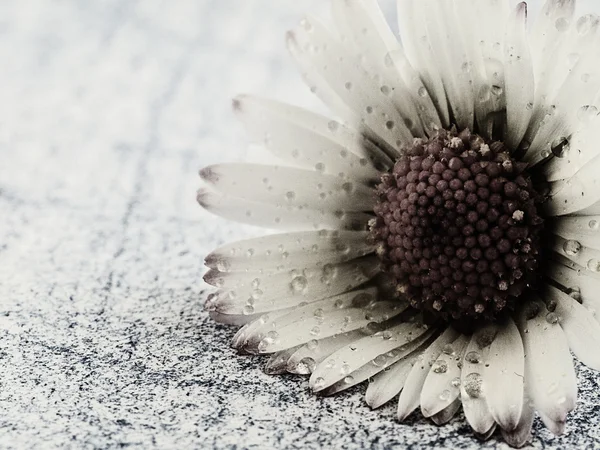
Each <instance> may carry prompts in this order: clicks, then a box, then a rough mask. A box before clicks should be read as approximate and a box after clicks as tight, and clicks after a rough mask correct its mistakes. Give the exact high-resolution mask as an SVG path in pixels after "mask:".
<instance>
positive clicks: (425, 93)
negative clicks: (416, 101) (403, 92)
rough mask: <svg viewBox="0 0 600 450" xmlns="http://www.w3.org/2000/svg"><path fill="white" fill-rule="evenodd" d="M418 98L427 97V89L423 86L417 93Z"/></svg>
mask: <svg viewBox="0 0 600 450" xmlns="http://www.w3.org/2000/svg"><path fill="white" fill-rule="evenodd" d="M418 94H419V97H427V89H425V86H421V87H420V88H419V91H418Z"/></svg>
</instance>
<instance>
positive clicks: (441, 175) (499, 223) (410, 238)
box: [371, 130, 543, 323]
mask: <svg viewBox="0 0 600 450" xmlns="http://www.w3.org/2000/svg"><path fill="white" fill-rule="evenodd" d="M526 166H527V165H526V164H524V163H519V162H517V161H515V160H513V159H512V158H511V156H510V154H509V153H508V151H507V150H506V148H505V147H504V145H503V144H502V142H499V141H486V140H484V139H483V138H482V137H481V136H479V135H477V134H473V133H471V132H470V131H469V130H464V131H463V132H461V133H460V134H457V133H456V132H454V131H445V130H442V131H440V132H439V133H438V135H437V136H435V137H433V138H432V139H430V140H429V141H424V140H422V139H416V140H415V142H414V144H413V146H412V147H411V148H409V149H407V151H406V152H405V155H404V156H402V157H400V158H399V159H398V160H397V161H396V164H395V166H394V168H393V170H392V171H391V173H386V174H384V175H383V176H382V179H381V184H379V185H378V186H377V195H378V202H377V205H376V207H375V209H374V211H375V214H376V215H377V219H376V221H374V222H373V223H372V226H371V233H372V236H373V238H374V239H375V241H376V242H378V243H379V247H378V254H379V256H380V258H381V260H382V261H383V263H384V266H385V268H386V270H387V272H389V274H391V276H392V277H393V278H394V279H395V281H396V285H397V290H398V292H400V293H401V294H405V295H406V296H407V297H408V299H409V300H410V302H411V305H412V306H413V307H414V308H416V309H419V310H422V311H425V312H427V313H431V314H433V315H434V316H435V317H436V318H441V319H443V320H445V321H448V322H463V323H464V322H474V321H479V320H493V319H497V318H498V317H499V316H501V315H503V314H504V313H506V312H507V311H511V310H513V309H514V308H515V306H516V302H517V299H518V297H519V296H521V295H522V294H523V292H524V291H525V290H526V289H527V288H528V287H530V285H531V283H532V282H533V280H534V279H535V274H536V271H537V268H538V262H539V253H540V233H541V231H542V224H543V220H542V218H541V217H540V216H539V215H538V212H537V206H536V205H537V203H538V202H539V199H540V197H539V196H538V194H537V193H536V192H535V190H534V188H533V185H532V182H531V179H530V178H529V177H528V176H527V174H526V173H525V172H524V171H525V168H526Z"/></svg>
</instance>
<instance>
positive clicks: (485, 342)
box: [460, 325, 498, 434]
mask: <svg viewBox="0 0 600 450" xmlns="http://www.w3.org/2000/svg"><path fill="white" fill-rule="evenodd" d="M497 331H498V329H497V326H494V325H490V326H486V327H483V328H480V329H479V330H477V331H475V332H474V333H473V336H472V337H471V340H470V341H469V344H468V345H467V348H466V349H465V357H464V359H463V366H462V369H461V380H468V379H473V378H475V379H477V375H480V376H482V378H483V379H482V380H481V382H482V384H481V389H477V387H478V386H477V384H463V383H462V382H461V386H460V395H461V401H462V405H463V410H464V412H465V418H466V419H467V422H468V423H469V425H471V428H472V429H473V431H475V433H477V434H486V433H487V432H488V431H489V430H490V428H492V426H493V425H494V418H493V417H492V414H491V412H490V408H489V407H488V404H487V401H486V392H487V391H488V390H490V389H493V388H492V385H491V384H489V383H487V380H486V379H485V371H484V370H483V368H484V366H485V364H486V362H487V360H488V354H489V352H490V345H491V343H492V340H493V338H494V336H495V335H496V333H497ZM467 388H469V390H467ZM471 388H475V389H471Z"/></svg>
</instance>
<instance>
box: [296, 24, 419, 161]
mask: <svg viewBox="0 0 600 450" xmlns="http://www.w3.org/2000/svg"><path fill="white" fill-rule="evenodd" d="M287 42H288V48H289V50H290V51H291V53H292V56H294V58H295V59H296V62H297V63H298V64H299V65H300V67H301V68H302V70H303V72H304V74H305V77H306V78H307V81H308V83H309V84H311V85H313V86H316V92H315V94H316V95H317V96H319V97H320V98H321V99H322V100H323V101H324V102H325V103H328V104H329V105H330V106H331V107H332V109H334V110H337V111H338V113H339V114H340V115H342V116H343V117H344V118H345V119H346V120H347V121H348V122H349V123H350V124H352V125H356V126H361V125H363V124H364V127H366V129H365V130H364V132H365V133H366V134H368V136H369V137H370V138H371V139H373V140H374V141H375V142H378V143H381V144H382V145H384V146H385V148H386V150H387V151H388V152H389V153H390V154H391V155H397V154H398V149H399V148H401V147H402V146H403V145H406V144H409V143H411V142H412V138H413V135H412V133H411V132H410V130H409V129H408V127H407V126H406V124H405V122H404V119H405V118H403V117H402V116H401V115H400V113H399V112H398V110H397V109H396V107H395V106H394V105H393V103H392V102H391V100H390V98H389V97H388V96H387V95H386V94H385V93H383V92H381V90H380V87H378V86H377V85H376V83H375V82H374V81H373V80H372V79H371V78H370V77H369V75H368V74H367V72H366V71H365V69H364V68H362V67H361V64H360V61H359V60H358V59H357V58H356V57H355V56H354V55H353V54H351V53H349V51H348V50H347V49H346V48H345V47H344V46H343V45H342V44H341V43H340V42H339V41H338V40H336V39H335V38H334V37H333V36H332V35H331V34H330V33H329V32H328V31H327V29H326V28H325V27H324V26H323V25H321V24H320V23H319V22H318V21H317V20H315V19H305V20H304V21H303V26H302V27H299V28H297V29H296V30H295V31H292V32H289V33H288V36H287ZM332 99H333V100H332ZM382 119H383V120H382Z"/></svg>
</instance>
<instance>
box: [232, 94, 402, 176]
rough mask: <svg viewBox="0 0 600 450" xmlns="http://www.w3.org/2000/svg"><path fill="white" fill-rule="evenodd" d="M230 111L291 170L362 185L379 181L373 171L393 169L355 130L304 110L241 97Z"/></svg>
mask: <svg viewBox="0 0 600 450" xmlns="http://www.w3.org/2000/svg"><path fill="white" fill-rule="evenodd" d="M234 112H235V113H236V115H237V116H238V117H239V119H240V120H241V121H242V122H243V123H244V125H245V126H246V129H247V131H248V133H249V134H250V135H251V136H252V137H253V138H254V139H255V140H256V141H258V142H262V143H264V144H265V146H266V148H267V149H268V150H269V151H271V152H272V153H273V154H275V155H276V156H278V157H280V158H282V159H284V160H285V161H288V162H289V163H291V164H294V165H296V166H299V167H303V168H305V169H311V170H317V168H319V170H321V171H323V172H324V173H327V174H330V175H336V176H337V175H338V174H339V173H342V174H343V175H344V176H343V178H346V179H355V180H357V181H364V180H376V179H378V177H379V174H378V170H377V169H381V168H389V167H391V165H392V161H391V160H390V159H389V158H388V157H387V156H385V155H384V154H383V153H382V152H381V150H379V149H377V148H376V147H375V146H374V145H369V144H368V142H367V141H366V140H365V138H364V137H363V136H362V135H361V134H360V133H359V132H357V131H355V130H353V129H351V128H349V127H348V126H346V125H343V124H340V123H338V122H336V121H335V120H331V119H329V118H327V117H323V116H321V115H318V114H315V113H313V112H310V111H307V110H305V109H302V108H298V107H296V106H292V105H287V104H284V103H279V102H276V101H273V100H267V99H263V98H259V97H254V96H249V95H242V96H239V97H237V98H236V99H235V100H234Z"/></svg>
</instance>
